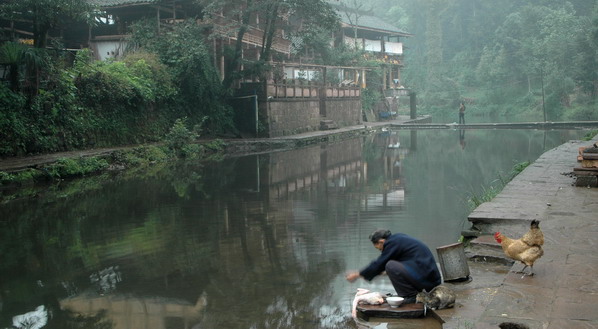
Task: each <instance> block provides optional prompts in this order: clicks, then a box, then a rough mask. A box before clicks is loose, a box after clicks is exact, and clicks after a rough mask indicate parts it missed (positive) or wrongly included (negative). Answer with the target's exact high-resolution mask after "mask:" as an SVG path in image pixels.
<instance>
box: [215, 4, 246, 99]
mask: <svg viewBox="0 0 598 329" xmlns="http://www.w3.org/2000/svg"><path fill="white" fill-rule="evenodd" d="M252 2H253V1H252V0H247V2H246V4H247V7H246V8H245V10H244V11H243V16H242V17H241V27H240V28H239V31H238V32H237V42H236V43H235V52H234V53H233V57H232V58H231V59H230V60H229V61H227V63H226V65H225V66H224V79H222V86H223V87H224V88H227V89H228V88H231V87H232V86H233V82H234V81H235V78H236V76H237V75H238V74H239V71H240V70H241V54H242V51H243V37H244V36H245V32H247V29H248V25H249V18H250V16H251V11H250V8H251V6H252Z"/></svg>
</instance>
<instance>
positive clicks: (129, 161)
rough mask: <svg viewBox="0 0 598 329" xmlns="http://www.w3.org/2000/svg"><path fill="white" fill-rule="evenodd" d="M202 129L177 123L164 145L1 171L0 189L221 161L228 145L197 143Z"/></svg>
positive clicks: (59, 160) (210, 142) (180, 120)
mask: <svg viewBox="0 0 598 329" xmlns="http://www.w3.org/2000/svg"><path fill="white" fill-rule="evenodd" d="M200 130H201V128H200V126H197V125H196V126H195V127H193V129H188V128H187V127H186V120H185V119H179V120H176V122H175V124H174V125H173V127H172V128H171V129H170V132H169V133H168V135H167V136H166V137H165V138H164V143H163V144H161V145H149V146H139V147H134V148H131V149H126V150H116V151H114V152H111V153H109V154H104V155H98V156H90V157H79V158H61V159H58V160H57V161H56V162H54V163H51V164H48V165H45V166H41V167H39V168H28V169H25V170H21V171H17V172H4V171H0V187H2V186H21V185H26V184H33V183H35V182H43V181H54V180H60V179H67V178H76V177H84V176H89V175H94V174H98V173H101V172H105V171H107V170H123V169H132V168H143V167H148V166H151V165H154V164H157V163H165V162H170V161H173V160H197V159H208V158H210V159H211V158H218V157H220V156H221V154H220V153H221V151H222V150H223V149H224V146H225V143H224V142H223V141H222V140H219V139H216V140H213V141H209V142H206V143H203V144H200V143H198V138H199V136H200Z"/></svg>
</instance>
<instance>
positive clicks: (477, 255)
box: [465, 235, 514, 266]
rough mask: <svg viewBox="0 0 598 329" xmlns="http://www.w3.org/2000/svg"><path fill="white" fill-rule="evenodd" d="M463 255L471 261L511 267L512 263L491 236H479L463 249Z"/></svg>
mask: <svg viewBox="0 0 598 329" xmlns="http://www.w3.org/2000/svg"><path fill="white" fill-rule="evenodd" d="M465 255H466V256H467V258H469V259H470V260H472V261H476V262H491V263H499V264H503V265H509V266H510V265H513V263H514V261H513V260H512V259H510V258H509V257H507V256H506V255H505V253H504V252H503V250H502V247H501V246H500V244H499V243H498V242H496V240H494V236H492V235H481V236H479V237H477V238H475V239H473V240H471V241H469V244H468V246H467V248H466V249H465Z"/></svg>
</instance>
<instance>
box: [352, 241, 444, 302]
mask: <svg viewBox="0 0 598 329" xmlns="http://www.w3.org/2000/svg"><path fill="white" fill-rule="evenodd" d="M370 241H372V243H373V244H374V248H376V249H378V250H380V251H381V254H380V256H379V257H378V258H376V259H375V260H374V261H372V262H371V263H370V264H369V265H368V266H366V267H365V268H363V269H362V270H361V271H353V272H350V273H349V274H347V276H346V279H347V281H349V282H353V281H355V280H357V279H358V278H360V277H362V278H364V279H365V280H367V281H371V280H372V279H373V278H374V277H376V276H378V275H379V274H381V273H382V272H384V271H386V274H387V275H388V277H389V278H390V282H391V283H392V285H393V287H394V288H395V290H396V292H397V294H398V295H399V296H400V297H404V298H405V303H406V304H410V303H415V295H417V293H418V292H421V291H422V290H424V289H425V290H426V291H430V290H432V288H434V287H436V286H437V285H439V284H440V283H441V277H440V272H439V271H438V267H437V266H436V261H435V260H434V256H433V255H432V252H431V251H430V249H428V247H427V246H426V245H425V244H424V243H423V242H421V241H419V240H417V239H415V238H413V237H410V236H408V235H407V234H403V233H396V234H392V233H391V232H390V231H389V230H376V231H374V232H373V233H372V234H371V235H370Z"/></svg>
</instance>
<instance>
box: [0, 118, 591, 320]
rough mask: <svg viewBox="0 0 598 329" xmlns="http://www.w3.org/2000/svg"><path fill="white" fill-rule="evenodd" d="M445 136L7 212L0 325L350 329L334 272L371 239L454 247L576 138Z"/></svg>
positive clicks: (70, 196) (366, 144)
mask: <svg viewBox="0 0 598 329" xmlns="http://www.w3.org/2000/svg"><path fill="white" fill-rule="evenodd" d="M457 133H459V138H460V141H461V133H462V132H460V131H459V132H457ZM454 134H455V131H449V130H446V131H419V132H418V131H414V130H413V131H385V132H383V133H380V134H377V135H370V136H366V137H363V138H356V139H353V140H347V141H342V142H338V143H334V144H330V145H325V146H320V145H317V146H312V147H306V148H301V149H298V150H294V151H289V152H276V153H271V154H262V155H259V156H249V157H242V158H235V159H228V160H226V161H224V162H220V163H205V164H192V163H187V164H179V165H176V166H166V167H163V168H161V167H153V168H149V169H147V171H146V172H145V173H144V174H141V175H140V174H137V175H129V174H128V173H115V174H106V175H102V176H97V177H91V178H88V179H85V180H78V181H73V182H62V183H61V184H60V185H56V186H53V187H51V188H49V189H45V190H40V191H37V192H35V194H34V195H35V197H22V198H16V199H14V200H10V201H5V202H4V203H3V204H2V206H1V207H0V252H1V254H2V255H3V259H2V260H3V261H2V262H0V277H1V278H2V280H1V281H0V327H9V326H10V325H11V324H12V317H13V316H16V315H18V314H25V313H27V312H30V311H31V310H34V309H35V308H36V307H37V306H39V305H44V307H46V309H47V310H48V311H49V312H50V313H51V314H53V316H52V317H50V318H49V320H48V325H47V327H57V328H59V327H60V328H65V327H66V328H68V327H76V325H75V324H77V323H78V324H82V323H85V325H84V327H88V328H194V327H195V328H199V327H202V328H268V327H276V328H356V327H357V324H356V323H355V322H354V321H353V319H352V318H351V315H350V309H351V306H350V304H351V299H352V296H353V295H354V294H355V290H356V288H357V286H356V285H350V284H347V283H346V281H345V280H344V275H343V274H344V271H345V270H346V269H352V268H358V267H359V266H362V265H363V264H365V263H366V262H367V261H369V260H370V259H372V258H373V257H375V256H376V254H375V250H372V249H373V248H371V245H370V244H369V241H367V236H368V234H369V233H370V232H371V231H372V230H374V229H376V228H379V227H385V228H388V229H390V230H391V231H393V232H405V233H407V234H410V235H412V236H415V237H417V238H418V239H420V240H422V241H424V242H425V243H426V244H428V245H429V246H430V248H431V249H434V248H436V247H438V246H442V245H446V244H449V243H452V242H455V241H456V239H458V237H459V233H460V230H461V229H462V228H463V226H464V222H465V218H466V215H467V213H468V209H467V206H466V203H465V200H466V198H467V196H468V195H469V194H470V193H474V192H476V191H479V190H481V189H482V187H483V186H484V185H487V184H489V183H490V182H492V181H493V180H495V179H496V177H497V175H498V174H500V173H501V172H503V173H504V172H508V171H509V170H510V169H511V168H512V166H513V164H515V163H516V162H521V161H526V160H532V161H533V160H534V159H535V158H537V157H538V156H539V155H540V154H541V153H542V152H543V151H544V149H545V147H553V146H556V145H559V144H561V143H562V142H564V141H566V140H569V139H574V138H577V137H578V136H580V135H582V134H583V133H582V132H565V131H561V132H554V131H553V132H548V133H546V137H544V132H537V131H514V130H508V131H471V130H470V131H468V132H467V134H468V136H467V148H463V146H462V144H461V142H459V144H457V143H454V141H455V137H454ZM463 139H464V132H463ZM544 143H546V146H544ZM463 145H464V144H463ZM5 200H9V199H5ZM38 281H39V282H42V283H43V284H37V282H38ZM367 288H368V289H370V290H373V291H382V292H387V291H391V289H392V286H391V285H390V283H388V282H386V281H384V280H383V279H382V280H378V281H375V282H373V283H372V284H371V285H367ZM420 323H421V322H415V327H417V325H419V324H420ZM368 325H372V324H371V323H370V324H368ZM413 325H414V324H413V323H411V324H409V326H410V327H409V328H411V327H414V326H413ZM380 326H382V327H385V326H387V325H386V324H384V325H374V327H380ZM405 326H407V322H404V323H400V324H394V323H393V324H388V327H389V328H390V327H392V328H405ZM415 327H414V328H415Z"/></svg>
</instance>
